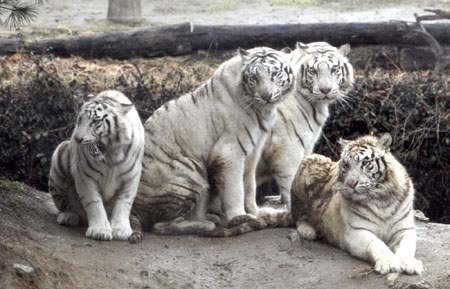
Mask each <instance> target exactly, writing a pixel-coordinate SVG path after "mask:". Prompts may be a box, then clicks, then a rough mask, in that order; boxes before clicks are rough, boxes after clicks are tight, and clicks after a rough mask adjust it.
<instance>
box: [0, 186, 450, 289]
mask: <svg viewBox="0 0 450 289" xmlns="http://www.w3.org/2000/svg"><path fill="white" fill-rule="evenodd" d="M0 214H1V219H0V269H1V270H0V287H1V288H273V287H280V288H294V287H301V288H316V289H317V288H319V289H320V288H327V289H329V288H385V287H386V286H387V285H386V277H384V276H380V275H378V274H375V273H373V272H372V270H371V269H370V266H369V264H368V263H365V262H362V261H359V260H356V259H354V258H353V257H351V256H349V255H348V254H346V253H344V252H343V251H340V250H338V249H336V248H333V247H330V246H328V245H326V244H323V243H321V242H314V243H311V242H299V241H298V239H297V238H296V234H295V233H294V234H293V233H292V232H293V230H292V229H271V230H264V231H259V232H254V233H250V234H246V235H242V236H239V237H236V238H228V239H208V238H199V237H195V236H157V235H153V234H146V235H145V236H144V241H143V242H142V243H140V244H137V245H131V244H128V243H127V242H118V241H113V242H98V241H94V240H90V239H87V238H85V237H84V233H85V228H76V229H71V228H66V227H63V226H60V225H58V224H57V223H56V221H55V219H56V209H55V207H54V206H53V204H52V202H51V198H50V196H49V195H48V194H46V193H43V192H40V191H36V190H34V189H32V188H30V187H27V186H25V185H23V184H21V183H18V182H10V181H6V180H3V181H0ZM449 229H450V228H449V226H448V225H439V224H424V223H422V224H420V225H419V230H418V234H419V241H418V253H417V256H418V258H420V259H422V260H423V261H424V264H425V268H426V272H425V273H424V274H423V275H422V276H406V275H400V276H399V277H398V278H397V279H396V278H395V277H396V276H395V275H392V276H390V277H391V278H392V277H394V278H393V279H395V281H392V284H394V285H393V286H394V287H393V288H442V289H444V288H447V289H448V288H450V271H449V268H450V230H449ZM20 265H22V266H20ZM27 269H28V270H29V271H30V272H27V271H26V270H27ZM411 284H415V285H414V286H416V287H413V286H412V285H411ZM417 284H419V285H417Z"/></svg>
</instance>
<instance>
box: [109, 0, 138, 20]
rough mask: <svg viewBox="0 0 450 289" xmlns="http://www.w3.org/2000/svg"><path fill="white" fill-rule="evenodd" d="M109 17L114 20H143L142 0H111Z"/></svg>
mask: <svg viewBox="0 0 450 289" xmlns="http://www.w3.org/2000/svg"><path fill="white" fill-rule="evenodd" d="M107 18H108V20H110V21H114V22H125V23H139V22H141V21H142V0H109V4H108V16H107Z"/></svg>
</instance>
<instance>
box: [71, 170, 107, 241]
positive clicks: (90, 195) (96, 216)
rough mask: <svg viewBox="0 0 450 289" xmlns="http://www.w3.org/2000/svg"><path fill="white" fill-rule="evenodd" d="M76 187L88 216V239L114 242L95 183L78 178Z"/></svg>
mask: <svg viewBox="0 0 450 289" xmlns="http://www.w3.org/2000/svg"><path fill="white" fill-rule="evenodd" d="M75 186H76V189H77V192H78V195H79V197H80V201H81V204H82V205H83V207H84V210H85V211H86V214H87V219H88V224H89V226H88V229H87V231H86V237H87V238H92V239H95V240H101V241H110V240H112V229H111V225H110V223H109V221H108V216H107V214H106V210H105V207H104V205H103V199H102V196H101V195H100V193H99V192H98V190H97V184H96V183H95V181H93V180H90V179H88V178H84V179H80V177H78V178H76V179H75Z"/></svg>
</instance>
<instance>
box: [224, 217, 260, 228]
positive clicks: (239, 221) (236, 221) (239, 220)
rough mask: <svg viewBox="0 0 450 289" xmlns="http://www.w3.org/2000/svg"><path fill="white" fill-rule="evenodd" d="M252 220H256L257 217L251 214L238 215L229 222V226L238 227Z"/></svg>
mask: <svg viewBox="0 0 450 289" xmlns="http://www.w3.org/2000/svg"><path fill="white" fill-rule="evenodd" d="M252 220H256V217H255V216H253V215H250V214H246V215H240V216H236V217H234V218H232V219H231V220H230V221H229V222H228V227H236V226H239V225H240V224H242V223H245V222H249V221H252Z"/></svg>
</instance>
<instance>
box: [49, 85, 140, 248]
mask: <svg viewBox="0 0 450 289" xmlns="http://www.w3.org/2000/svg"><path fill="white" fill-rule="evenodd" d="M143 152H144V128H143V126H142V122H141V120H140V118H139V115H138V113H137V111H136V109H135V108H134V106H133V104H132V103H131V102H130V100H129V99H128V98H127V97H126V96H125V95H123V94H122V93H120V92H118V91H104V92H102V93H100V94H98V95H97V96H95V97H90V98H87V99H85V102H84V103H83V104H82V106H81V110H80V112H79V113H78V117H77V121H76V126H75V129H74V131H73V134H72V138H71V139H70V140H67V141H64V142H62V143H61V144H60V145H59V146H58V147H57V148H56V150H55V152H54V153H53V157H52V163H51V168H50V175H49V182H48V186H49V192H50V193H51V195H52V197H53V201H54V202H55V205H56V207H57V208H58V209H59V210H60V213H59V216H58V219H57V221H58V223H60V224H62V225H68V226H75V225H77V224H78V223H79V221H80V219H81V220H82V221H83V222H86V221H87V222H88V225H89V226H88V229H87V232H86V237H88V238H93V239H97V240H112V239H117V240H127V239H128V238H129V237H130V236H131V234H132V231H131V227H130V221H129V216H130V211H131V206H132V204H133V200H134V198H135V196H136V192H137V188H138V184H139V178H140V175H141V160H142V156H143ZM108 215H109V216H110V221H109V220H108Z"/></svg>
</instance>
